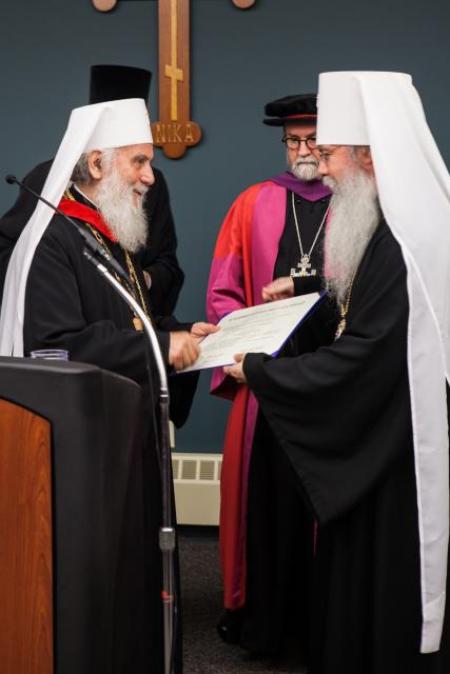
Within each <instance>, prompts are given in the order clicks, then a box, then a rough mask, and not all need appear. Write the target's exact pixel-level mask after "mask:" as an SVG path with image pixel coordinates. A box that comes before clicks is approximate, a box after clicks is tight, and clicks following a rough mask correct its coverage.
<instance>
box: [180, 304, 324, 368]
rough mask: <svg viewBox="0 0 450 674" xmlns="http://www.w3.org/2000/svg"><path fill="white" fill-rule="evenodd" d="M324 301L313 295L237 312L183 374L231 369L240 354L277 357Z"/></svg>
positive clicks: (226, 319) (205, 342) (224, 321)
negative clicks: (306, 319)
mask: <svg viewBox="0 0 450 674" xmlns="http://www.w3.org/2000/svg"><path fill="white" fill-rule="evenodd" d="M320 297H321V296H320V295H319V293H311V294H309V295H301V296H300V297H291V298H289V299H287V300H278V301H277V302H268V303H267V304H258V305H257V306H256V307H249V308H248V309H239V310H238V311H233V312H232V313H231V314H228V315H227V316H225V317H224V318H222V320H221V321H220V322H219V323H218V325H219V326H220V330H219V331H218V332H214V333H212V334H211V335H208V336H207V337H205V339H204V340H203V342H202V343H201V344H200V356H199V358H198V359H197V361H196V362H195V363H194V365H191V366H190V367H187V368H186V369H184V370H181V371H182V372H190V371H193V370H204V369H207V368H211V367H223V366H224V365H230V364H231V363H234V356H235V354H237V353H250V352H252V353H267V354H269V355H271V356H273V355H275V354H276V353H278V351H279V350H280V349H281V347H282V346H283V344H284V343H285V341H286V340H287V339H288V337H289V335H290V334H291V333H292V332H293V330H294V329H295V328H296V327H297V325H299V323H301V321H303V320H304V319H305V318H306V316H307V315H308V314H309V312H310V311H311V309H312V308H313V307H314V305H315V304H316V302H317V301H318V300H319V299H320Z"/></svg>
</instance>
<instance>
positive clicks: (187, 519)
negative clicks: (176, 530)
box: [172, 452, 222, 525]
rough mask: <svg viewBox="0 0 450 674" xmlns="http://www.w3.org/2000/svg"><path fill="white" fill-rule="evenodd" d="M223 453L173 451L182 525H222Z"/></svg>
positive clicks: (179, 521) (177, 500)
mask: <svg viewBox="0 0 450 674" xmlns="http://www.w3.org/2000/svg"><path fill="white" fill-rule="evenodd" d="M221 467H222V454H181V452H173V453H172V470H173V479H174V483H175V502H176V506H177V521H178V524H203V525H217V524H219V508H220V469H221Z"/></svg>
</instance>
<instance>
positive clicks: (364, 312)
mask: <svg viewBox="0 0 450 674" xmlns="http://www.w3.org/2000/svg"><path fill="white" fill-rule="evenodd" d="M318 106H319V119H318V143H320V146H319V152H320V166H319V169H320V172H321V173H322V175H323V176H325V177H324V181H325V182H326V184H328V185H329V186H330V187H331V188H332V190H333V196H332V200H331V207H330V209H331V217H330V220H329V223H328V225H327V231H326V235H325V246H324V249H325V269H324V274H325V278H326V281H327V285H328V288H329V291H330V293H331V294H332V295H333V296H334V297H335V298H336V300H337V302H338V305H339V308H340V317H339V319H338V321H337V323H336V335H335V341H334V343H333V344H331V345H329V346H324V347H322V348H320V349H318V350H317V351H315V352H314V353H307V354H304V355H302V356H299V357H296V358H278V359H274V358H270V357H269V356H267V355H265V354H246V355H245V356H244V355H238V356H237V357H236V360H237V365H234V366H231V367H227V368H225V371H226V373H227V374H228V375H229V376H232V377H234V378H235V380H236V382H238V383H245V384H247V385H248V386H249V387H250V389H251V391H252V392H253V393H254V394H255V396H256V398H257V399H258V402H259V404H260V406H261V412H262V413H261V415H260V418H259V421H260V432H261V434H262V433H264V435H265V437H266V438H267V443H272V445H273V446H274V447H276V448H277V450H278V452H279V453H280V454H284V455H285V456H286V457H287V460H288V462H289V464H290V466H291V469H292V471H293V473H294V475H295V479H296V482H297V488H298V491H299V493H301V494H302V498H303V500H304V502H305V504H306V505H307V507H308V508H309V509H310V512H311V513H312V516H313V517H314V519H315V520H316V522H317V532H316V539H315V553H314V564H313V575H312V580H311V601H310V604H309V606H303V607H299V610H300V609H301V610H305V611H307V612H308V620H309V622H310V630H309V634H310V638H309V643H308V658H307V664H308V670H307V671H308V672H310V673H311V674H334V673H336V672H339V673H341V672H342V673H343V672H345V674H362V673H363V672H364V674H381V673H382V674H399V673H400V672H408V674H443V673H444V672H447V671H448V670H449V667H450V615H449V614H450V612H449V607H448V602H446V597H447V596H448V586H449V580H448V574H447V562H448V552H449V546H448V542H449V460H448V403H447V400H446V382H447V390H448V380H449V374H448V373H449V370H450V369H449V367H448V363H449V346H450V325H449V316H450V313H449V300H448V294H447V293H445V292H443V288H445V287H446V279H447V278H448V269H449V265H450V231H449V227H448V223H449V221H450V176H449V175H448V173H447V170H446V168H445V165H444V163H443V161H442V159H441V157H440V155H439V151H438V149H437V147H436V145H435V143H434V140H433V138H432V136H431V133H430V131H429V129H428V126H427V124H426V120H425V117H424V113H423V108H422V106H421V103H420V99H419V97H418V94H417V92H416V91H415V89H414V87H413V86H412V82H411V78H410V76H408V75H404V74H399V73H377V72H369V73H365V72H362V73H359V72H350V73H346V72H341V73H325V74H324V75H321V76H320V79H319V98H318ZM338 108H339V109H340V110H342V111H344V112H343V113H342V115H338V118H337V119H336V113H335V111H336V110H337V109H338ZM430 208H431V209H432V213H431V212H430ZM430 262H431V264H430ZM299 648H300V646H299Z"/></svg>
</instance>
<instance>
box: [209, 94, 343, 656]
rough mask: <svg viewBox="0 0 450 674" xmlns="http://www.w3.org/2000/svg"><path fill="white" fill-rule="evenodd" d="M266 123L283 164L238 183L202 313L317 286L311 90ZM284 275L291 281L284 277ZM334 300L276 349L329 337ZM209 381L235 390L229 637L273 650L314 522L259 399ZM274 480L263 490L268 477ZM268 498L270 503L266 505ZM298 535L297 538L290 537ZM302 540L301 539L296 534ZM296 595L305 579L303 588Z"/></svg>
mask: <svg viewBox="0 0 450 674" xmlns="http://www.w3.org/2000/svg"><path fill="white" fill-rule="evenodd" d="M265 113H266V118H265V119H264V123H265V124H266V125H268V126H271V127H276V128H277V127H278V128H279V127H281V128H282V131H283V135H282V138H281V140H282V142H283V144H284V145H285V158H286V164H287V170H285V171H284V172H283V173H281V174H279V175H276V176H274V177H273V178H270V179H269V180H265V181H263V182H261V183H257V184H256V185H252V186H251V187H249V188H247V189H246V190H245V191H244V192H242V193H241V194H240V195H239V196H238V197H237V199H236V200H235V202H234V203H233V205H232V206H231V209H230V210H229V212H228V214H227V216H226V218H225V220H224V222H223V224H222V227H221V229H220V232H219V235H218V239H217V244H216V249H215V253H214V260H213V263H212V266H211V273H210V279H209V286H208V298H207V316H208V318H209V320H210V321H212V322H216V321H218V320H220V319H221V318H222V317H223V316H224V315H226V314H227V313H229V312H230V311H233V310H236V309H241V308H244V307H249V306H253V305H255V304H260V303H261V302H263V301H271V300H275V299H278V296H279V294H280V292H281V290H282V288H284V286H285V285H286V284H287V287H288V290H289V292H290V293H291V294H293V293H294V286H295V293H296V294H298V295H301V294H305V293H309V292H314V291H317V290H320V289H321V288H322V287H323V277H322V242H323V234H324V229H325V221H326V217H327V213H328V207H329V199H330V191H329V189H328V188H327V187H325V186H324V185H323V184H322V182H321V181H320V179H319V174H318V158H317V156H316V116H317V107H316V95H315V94H299V95H293V96H286V97H284V98H281V99H277V100H275V101H272V102H271V103H268V104H267V105H266V106H265ZM286 282H287V283H286ZM333 318H334V306H333V305H332V303H326V302H325V303H324V304H323V305H322V306H321V308H320V309H319V311H317V313H316V314H315V316H314V318H313V319H312V320H311V321H310V322H309V325H308V326H307V328H306V329H305V330H303V331H302V332H298V333H296V334H295V335H293V337H292V339H291V340H290V341H289V343H288V344H287V345H286V347H285V350H284V353H290V354H291V355H294V354H299V353H303V352H304V351H311V350H314V349H316V348H318V347H319V346H320V345H322V344H328V343H329V342H330V341H331V340H332V338H333ZM211 391H212V393H213V394H215V395H219V396H222V397H225V398H228V399H231V400H232V407H231V411H230V415H229V418H228V424H227V430H226V435H225V442H224V450H223V464H222V472H221V513H220V551H221V564H222V576H223V582H224V606H225V609H226V611H225V612H224V614H223V615H222V617H221V619H220V622H219V624H218V631H219V634H220V636H221V637H222V638H223V639H224V640H225V641H227V642H233V643H235V642H239V643H240V644H241V645H242V646H243V647H245V648H247V649H248V650H250V651H252V652H257V653H260V654H263V653H266V654H274V653H276V652H278V651H279V650H280V649H281V648H282V646H283V641H284V636H285V634H286V628H285V625H286V623H289V622H290V617H289V616H290V608H289V605H290V601H291V600H290V597H289V588H290V587H291V578H292V576H293V575H295V576H297V574H300V575H301V576H302V579H303V580H304V581H305V582H307V577H308V572H307V568H308V567H309V565H310V562H311V555H312V541H313V522H312V519H311V517H310V516H309V514H308V513H307V512H306V511H305V510H304V509H303V512H304V517H303V518H301V517H298V516H297V515H296V513H297V512H298V510H299V509H300V508H302V504H301V501H300V500H299V498H298V495H297V493H296V491H295V489H294V488H293V487H292V480H291V475H290V471H289V468H288V467H286V465H285V464H284V463H283V459H282V458H281V460H280V458H279V456H278V455H277V454H272V453H271V452H270V451H266V447H265V444H264V442H262V443H261V441H260V439H259V438H257V437H256V436H255V437H254V430H255V424H256V418H257V414H258V410H257V403H256V400H255V398H254V397H253V396H252V395H249V391H248V390H247V389H246V388H245V387H242V388H241V389H239V388H237V387H236V386H235V385H234V382H233V380H232V379H231V378H229V377H225V376H224V374H223V372H222V370H217V371H215V373H214V375H213V381H212V386H211ZM268 483H270V493H271V499H270V500H268V499H267V493H266V492H267V489H266V485H267V484H268ZM272 506H273V507H272ZM298 541H302V542H301V544H300V545H299V544H298ZM303 541H306V542H303ZM299 594H300V595H303V594H304V589H301V590H299Z"/></svg>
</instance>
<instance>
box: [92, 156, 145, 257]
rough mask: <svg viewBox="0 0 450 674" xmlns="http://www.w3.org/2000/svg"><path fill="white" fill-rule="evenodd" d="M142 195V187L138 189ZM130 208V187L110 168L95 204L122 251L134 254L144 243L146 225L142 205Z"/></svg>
mask: <svg viewBox="0 0 450 674" xmlns="http://www.w3.org/2000/svg"><path fill="white" fill-rule="evenodd" d="M139 189H140V190H141V191H142V189H143V188H142V186H140V187H139ZM144 198H145V197H142V198H141V199H140V202H139V204H138V205H137V206H136V205H135V204H134V197H133V185H129V184H128V183H127V182H126V181H124V180H123V178H122V177H121V176H120V175H119V173H118V172H117V170H116V169H115V168H114V165H112V166H111V167H110V170H109V172H108V173H107V175H105V177H104V178H103V180H101V182H100V184H99V186H98V188H97V192H96V195H95V202H96V205H97V207H98V209H99V210H100V212H101V214H102V216H103V218H104V219H105V221H106V222H107V224H108V226H109V228H110V229H111V232H112V233H113V234H114V236H115V237H116V239H117V241H118V242H119V243H120V245H121V246H122V248H125V250H128V251H129V252H130V253H136V252H137V251H138V250H139V248H142V247H143V246H144V245H145V243H146V241H147V232H148V223H147V216H146V213H145V211H144V209H143V201H144Z"/></svg>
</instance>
